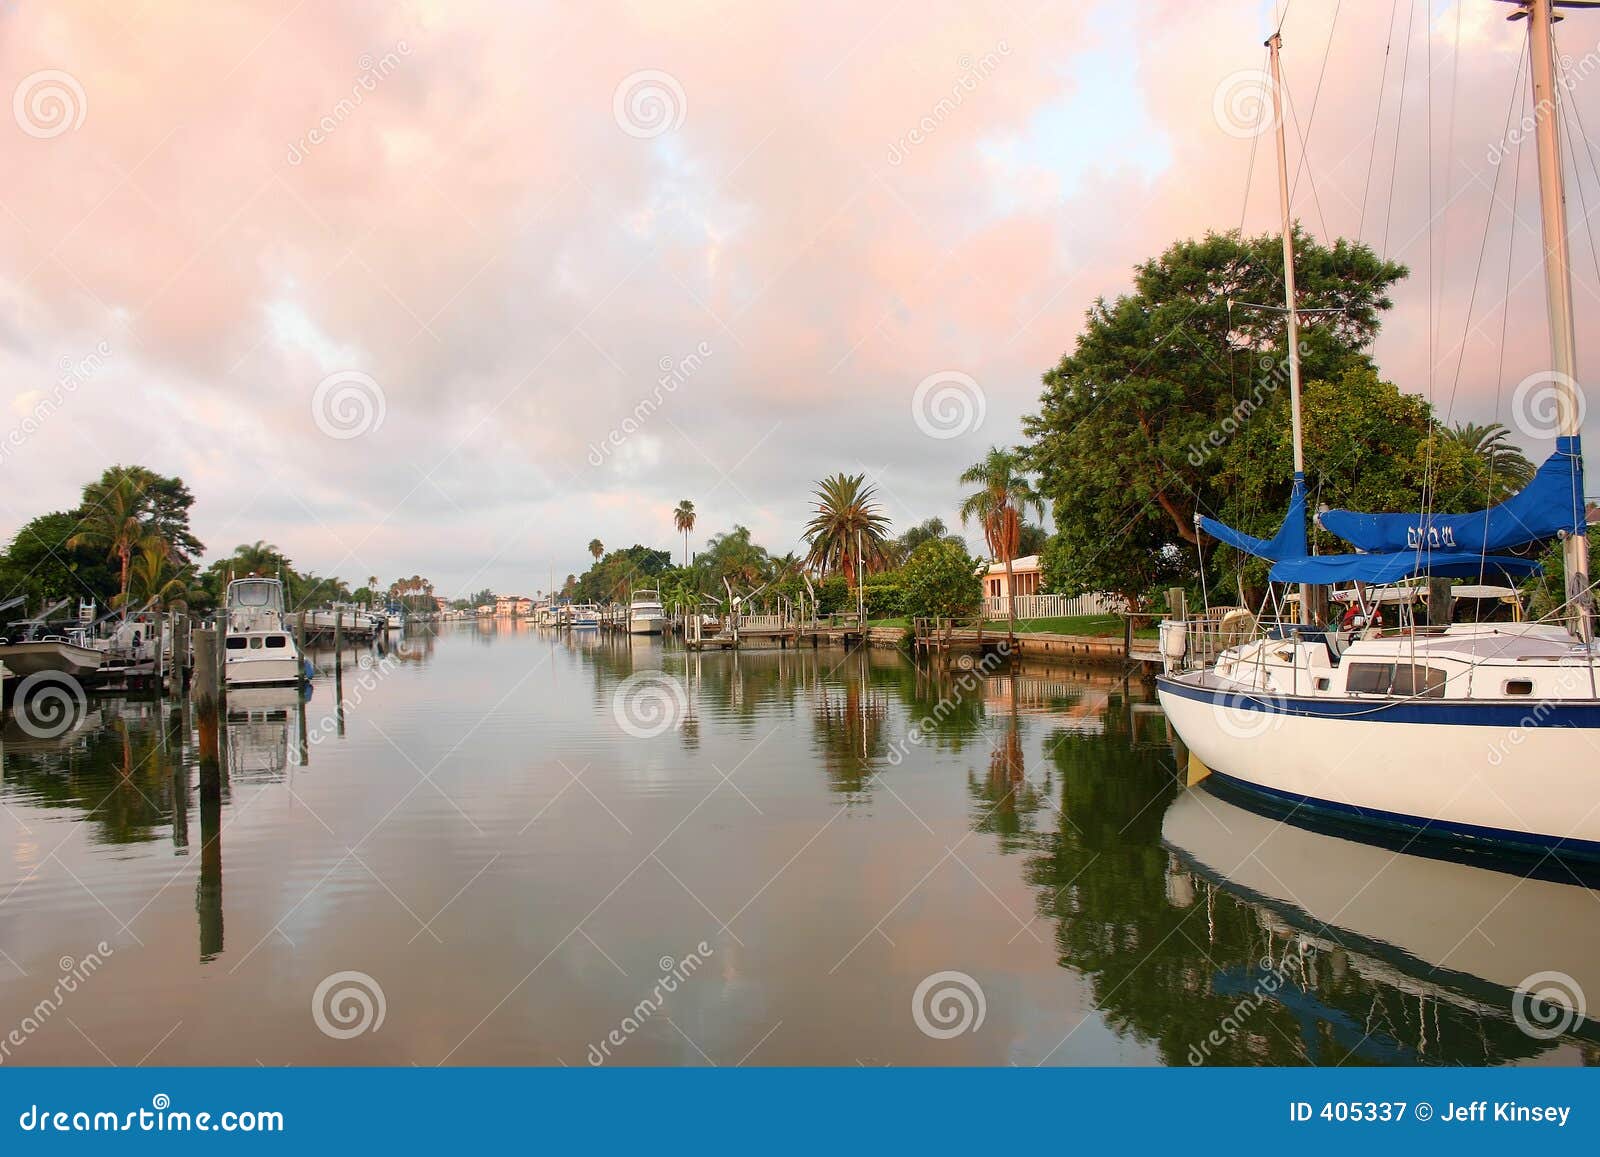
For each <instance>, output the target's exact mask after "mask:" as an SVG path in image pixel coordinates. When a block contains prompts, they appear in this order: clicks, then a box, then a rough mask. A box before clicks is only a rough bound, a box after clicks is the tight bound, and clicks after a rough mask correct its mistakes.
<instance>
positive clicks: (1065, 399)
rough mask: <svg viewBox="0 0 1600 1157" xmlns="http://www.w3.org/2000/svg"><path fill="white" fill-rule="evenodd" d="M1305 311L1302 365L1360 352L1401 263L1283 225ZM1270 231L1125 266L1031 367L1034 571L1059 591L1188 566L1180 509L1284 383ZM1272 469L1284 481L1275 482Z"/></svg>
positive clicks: (1332, 375) (1179, 248) (1199, 500)
mask: <svg viewBox="0 0 1600 1157" xmlns="http://www.w3.org/2000/svg"><path fill="white" fill-rule="evenodd" d="M1294 248H1295V272H1296V285H1297V289H1298V292H1299V297H1298V301H1297V305H1298V307H1299V308H1300V309H1302V310H1311V309H1329V310H1337V311H1338V312H1334V313H1318V314H1310V315H1307V316H1306V317H1305V319H1304V321H1303V323H1302V328H1301V334H1300V337H1301V341H1300V347H1301V348H1300V353H1301V363H1302V367H1303V371H1304V376H1305V378H1306V379H1307V380H1310V379H1316V378H1321V379H1325V380H1337V379H1338V378H1339V377H1341V376H1342V375H1343V374H1344V372H1345V371H1346V370H1348V369H1350V368H1352V367H1364V366H1367V365H1368V364H1369V362H1368V359H1367V357H1366V354H1365V352H1364V351H1365V350H1366V348H1367V346H1368V345H1369V344H1370V343H1371V341H1372V338H1373V336H1374V335H1375V334H1376V332H1377V328H1378V320H1379V317H1380V315H1381V314H1382V312H1383V311H1384V310H1386V309H1387V308H1389V306H1390V300H1389V295H1388V294H1389V289H1390V287H1391V286H1392V285H1393V284H1394V283H1395V282H1396V281H1397V280H1399V279H1400V278H1401V277H1403V276H1405V273H1406V270H1405V268H1404V267H1403V266H1401V265H1398V264H1395V263H1393V262H1388V261H1383V260H1381V259H1380V258H1378V257H1377V256H1376V255H1375V254H1374V253H1373V252H1372V251H1371V250H1370V249H1369V248H1367V247H1366V246H1364V245H1360V244H1357V243H1353V242H1349V241H1345V240H1340V241H1336V242H1335V243H1334V244H1333V245H1331V246H1325V245H1322V244H1320V243H1318V242H1317V241H1315V240H1313V239H1312V238H1310V237H1308V236H1307V235H1306V234H1305V233H1303V232H1302V231H1300V230H1298V229H1297V230H1296V231H1295V235H1294ZM1282 301H1283V251H1282V245H1281V241H1280V239H1279V237H1277V236H1276V235H1273V234H1263V235H1260V236H1256V237H1241V236H1240V235H1238V234H1237V233H1223V234H1208V235H1207V236H1205V237H1203V238H1201V239H1200V240H1188V241H1180V242H1178V243H1177V244H1175V245H1173V246H1172V247H1170V248H1169V249H1168V250H1167V251H1166V252H1165V253H1163V254H1162V255H1161V256H1160V257H1158V258H1155V259H1154V260H1151V261H1148V262H1146V263H1144V264H1143V265H1140V266H1139V267H1137V269H1136V270H1135V271H1134V283H1133V288H1132V291H1131V292H1129V293H1127V294H1125V295H1123V296H1121V297H1119V298H1117V299H1116V300H1115V301H1106V300H1105V299H1101V300H1099V301H1097V302H1095V304H1094V306H1093V307H1092V308H1091V309H1090V310H1089V313H1088V317H1087V320H1086V323H1085V326H1084V329H1083V332H1082V333H1081V334H1080V336H1079V338H1078V340H1077V343H1076V345H1075V347H1074V348H1073V350H1072V351H1071V352H1070V353H1067V354H1066V355H1064V356H1063V357H1062V359H1061V361H1060V362H1059V363H1058V364H1057V365H1056V366H1055V367H1053V368H1052V369H1051V370H1049V371H1048V372H1047V373H1046V374H1045V375H1044V379H1043V381H1044V393H1043V397H1042V399H1041V406H1040V410H1039V413H1038V414H1036V415H1032V416H1030V417H1028V418H1026V419H1025V420H1024V431H1025V433H1026V434H1027V437H1028V439H1029V443H1028V446H1027V447H1026V450H1027V456H1028V461H1029V465H1030V466H1032V468H1033V469H1034V470H1035V471H1036V472H1037V474H1038V477H1039V489H1040V491H1041V493H1042V494H1043V495H1044V496H1045V498H1046V499H1048V500H1049V501H1050V503H1051V504H1052V505H1051V510H1052V517H1053V520H1054V522H1055V524H1056V528H1057V531H1056V536H1055V540H1054V542H1053V543H1052V547H1051V549H1049V550H1047V551H1046V572H1045V579H1046V582H1047V583H1049V584H1051V586H1052V587H1053V589H1057V590H1061V591H1063V592H1064V593H1069V594H1070V593H1077V592H1079V591H1087V590H1106V591H1115V592H1117V593H1120V594H1123V595H1125V596H1127V597H1129V598H1130V599H1132V600H1134V601H1135V602H1137V601H1139V600H1140V599H1142V598H1143V596H1144V595H1145V594H1146V593H1147V591H1148V589H1149V586H1148V584H1149V583H1150V582H1152V581H1162V580H1164V579H1165V578H1166V577H1167V576H1168V574H1169V573H1170V572H1173V571H1177V572H1178V573H1180V574H1181V573H1183V571H1184V570H1185V568H1187V570H1188V572H1189V573H1193V569H1194V566H1195V558H1194V550H1193V546H1194V544H1195V542H1196V541H1197V533H1196V531H1195V527H1194V515H1195V512H1196V510H1197V509H1198V510H1206V511H1210V510H1215V509H1218V508H1219V506H1220V505H1221V503H1220V498H1221V492H1220V490H1219V488H1218V485H1217V476H1218V473H1219V471H1220V470H1221V469H1222V455H1221V450H1222V449H1223V448H1225V447H1226V446H1227V445H1228V444H1229V442H1230V441H1231V439H1232V438H1233V436H1234V435H1235V434H1236V433H1237V431H1238V429H1239V428H1240V427H1241V426H1243V425H1247V424H1250V423H1251V422H1252V421H1253V418H1252V416H1253V415H1254V414H1255V413H1257V412H1258V411H1259V410H1260V409H1261V408H1262V407H1264V406H1266V405H1267V404H1268V403H1269V402H1271V401H1272V399H1274V398H1275V397H1277V396H1278V395H1281V394H1283V393H1286V392H1287V391H1286V388H1285V387H1286V384H1287V374H1286V372H1285V369H1284V367H1285V364H1286V353H1287V343H1286V338H1285V326H1284V318H1283V315H1282V312H1281V310H1279V311H1277V312H1274V311H1273V310H1272V309H1270V308H1268V309H1261V308H1251V307H1252V306H1268V307H1271V306H1281V303H1282ZM1287 485H1288V480H1287V477H1285V480H1284V486H1285V493H1287Z"/></svg>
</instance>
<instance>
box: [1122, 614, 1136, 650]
mask: <svg viewBox="0 0 1600 1157" xmlns="http://www.w3.org/2000/svg"><path fill="white" fill-rule="evenodd" d="M1122 657H1123V658H1124V659H1130V660H1131V659H1132V658H1133V616H1132V615H1131V614H1125V615H1123V616H1122Z"/></svg>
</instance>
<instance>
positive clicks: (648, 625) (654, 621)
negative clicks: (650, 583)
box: [627, 590, 667, 635]
mask: <svg viewBox="0 0 1600 1157" xmlns="http://www.w3.org/2000/svg"><path fill="white" fill-rule="evenodd" d="M666 621H667V616H666V612H665V611H664V610H663V609H662V606H661V592H660V591H655V590H642V591H634V592H633V598H632V599H630V600H629V601H628V623H627V628H628V634H630V635H659V634H660V633H661V629H662V627H664V626H665V625H666Z"/></svg>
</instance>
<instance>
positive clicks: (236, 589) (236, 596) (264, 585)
mask: <svg viewBox="0 0 1600 1157" xmlns="http://www.w3.org/2000/svg"><path fill="white" fill-rule="evenodd" d="M228 605H229V606H230V607H279V606H282V605H283V596H282V594H281V593H280V590H279V587H278V583H277V580H276V579H255V580H251V579H239V580H237V581H235V582H232V583H229V584H228Z"/></svg>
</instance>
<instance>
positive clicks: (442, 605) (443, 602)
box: [433, 595, 450, 611]
mask: <svg viewBox="0 0 1600 1157" xmlns="http://www.w3.org/2000/svg"><path fill="white" fill-rule="evenodd" d="M433 605H434V606H436V607H438V608H439V609H440V610H441V611H448V610H449V609H450V600H449V599H447V598H445V597H444V596H443V595H434V596H433Z"/></svg>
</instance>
